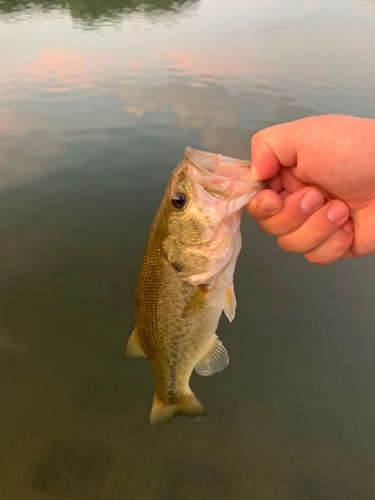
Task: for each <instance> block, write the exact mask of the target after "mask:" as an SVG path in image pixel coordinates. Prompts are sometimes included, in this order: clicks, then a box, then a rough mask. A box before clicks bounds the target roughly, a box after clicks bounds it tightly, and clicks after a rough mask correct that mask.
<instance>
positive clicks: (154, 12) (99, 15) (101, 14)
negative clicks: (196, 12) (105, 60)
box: [0, 0, 199, 25]
mask: <svg viewBox="0 0 375 500" xmlns="http://www.w3.org/2000/svg"><path fill="white" fill-rule="evenodd" d="M198 2H199V0H33V1H31V2H30V1H28V0H0V13H4V14H12V13H19V12H22V11H27V10H30V9H33V8H39V9H41V10H42V11H43V12H48V11H51V10H54V9H56V8H62V9H68V10H69V12H70V14H71V16H72V18H73V19H76V20H79V21H81V22H83V23H84V24H86V25H100V23H101V22H105V21H111V20H116V19H118V18H120V19H121V18H122V17H123V15H126V14H130V13H132V12H135V13H140V14H143V15H145V16H151V17H159V16H163V15H166V14H176V15H179V14H182V13H183V12H184V11H185V10H186V9H189V8H190V7H192V6H193V5H194V4H197V3H198Z"/></svg>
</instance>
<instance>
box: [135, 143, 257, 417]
mask: <svg viewBox="0 0 375 500" xmlns="http://www.w3.org/2000/svg"><path fill="white" fill-rule="evenodd" d="M250 168H251V162H249V161H245V160H237V159H234V158H230V157H226V156H222V155H220V154H214V153H207V152H204V151H198V150H194V149H191V148H189V147H187V148H186V149H185V154H184V157H183V160H182V161H181V162H180V163H179V165H178V166H177V168H176V169H175V170H174V171H173V172H172V174H171V176H170V179H169V182H168V185H167V188H166V191H165V193H164V197H163V199H162V202H161V204H160V206H159V209H158V211H157V214H156V216H155V219H154V221H153V223H152V226H151V229H150V233H149V236H148V240H147V244H146V248H145V252H144V256H143V261H142V264H141V270H140V273H139V278H138V282H137V287H136V307H135V309H136V311H135V312H136V314H135V316H136V322H135V327H134V330H133V332H132V334H131V336H130V338H129V340H128V342H127V346H126V354H127V355H129V356H135V357H142V356H145V357H147V358H148V359H149V360H150V361H151V363H152V367H153V371H154V376H155V394H154V398H153V404H152V409H151V415H150V425H151V426H160V425H162V424H164V423H167V422H170V421H171V420H172V419H174V418H175V417H176V416H178V415H184V416H188V417H192V418H202V417H204V416H206V410H205V409H204V407H203V405H202V403H201V402H200V401H199V400H198V399H197V397H196V396H195V394H194V393H193V392H192V390H191V389H190V384H189V381H190V377H191V374H192V372H193V370H194V369H195V371H196V372H197V373H198V374H200V375H203V376H208V375H212V374H214V373H217V372H220V371H221V370H223V369H224V368H225V367H226V366H227V365H228V363H229V357H228V353H227V350H226V349H225V347H224V345H223V344H222V342H221V341H220V340H219V338H218V336H217V335H216V329H217V326H218V323H219V319H220V316H221V314H222V311H224V313H225V314H226V316H227V318H228V319H229V321H232V320H233V318H234V316H235V310H236V298H235V294H234V286H233V274H234V270H235V266H236V261H237V257H238V254H239V252H240V249H241V232H240V221H241V213H242V208H243V207H244V206H245V205H246V204H247V203H248V202H249V201H250V200H251V199H252V198H253V196H254V195H255V194H256V193H257V192H258V191H259V190H260V189H262V188H263V187H264V182H263V181H257V182H250V181H249V177H250Z"/></svg>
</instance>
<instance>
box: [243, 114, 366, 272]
mask: <svg viewBox="0 0 375 500" xmlns="http://www.w3.org/2000/svg"><path fill="white" fill-rule="evenodd" d="M252 157H253V168H252V177H251V180H261V179H271V180H270V181H269V183H268V189H265V190H263V191H261V192H260V193H258V194H257V195H256V196H255V197H254V198H253V199H252V200H251V202H250V203H249V204H248V206H247V209H248V211H249V213H250V214H251V215H253V216H254V217H255V218H256V219H258V223H259V225H260V226H261V227H262V228H263V229H264V230H265V231H266V232H268V233H270V234H273V235H276V236H278V243H279V245H280V246H281V248H283V249H284V250H286V251H290V252H301V253H304V254H305V257H306V258H307V259H308V260H309V261H310V262H315V263H319V264H329V263H331V262H334V261H336V260H338V259H343V258H353V257H362V256H364V255H368V254H370V253H373V252H374V251H375V120H368V119H364V118H355V117H349V116H342V115H325V116H319V117H315V118H305V119H302V120H297V121H295V122H291V123H286V124H282V125H276V126H274V127H271V128H268V129H265V130H262V131H261V132H258V133H257V134H256V135H254V137H253V139H252ZM311 186H316V187H311ZM327 200H328V201H327ZM349 217H350V218H349Z"/></svg>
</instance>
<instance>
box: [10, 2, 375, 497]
mask: <svg viewBox="0 0 375 500" xmlns="http://www.w3.org/2000/svg"><path fill="white" fill-rule="evenodd" d="M374 23H375V3H374V2H372V1H360V0H358V1H355V0H353V1H349V0H346V1H342V0H341V1H338V0H337V1H336V0H332V1H330V2H324V1H323V0H322V1H319V0H305V1H302V0H264V1H263V2H257V1H255V0H254V1H253V0H235V1H232V2H227V1H226V0H195V1H194V0H191V1H184V0H179V1H171V0H150V1H144V2H141V1H139V0H111V1H104V0H102V1H99V0H96V1H84V0H67V1H63V0H60V1H57V0H56V1H49V0H45V1H40V2H34V3H29V2H27V1H14V0H3V1H0V68H1V71H0V241H1V245H0V405H1V412H0V498H1V500H44V499H48V500H51V499H52V500H54V499H56V500H65V499H69V500H81V499H82V500H84V499H90V500H91V499H100V500H127V499H131V500H133V499H147V500H153V499H155V500H159V499H160V500H175V499H179V500H191V499H193V498H194V499H197V500H210V499H212V500H221V499H231V500H234V499H239V500H242V499H244V500H245V499H254V500H255V499H256V500H276V499H277V500H321V499H324V500H336V499H337V500H372V499H373V498H374V497H375V476H374V467H375V451H374V450H375V394H374V383H375V364H374V359H375V335H374V320H375V310H374V306H373V303H374V297H375V293H374V291H375V285H374V275H375V260H374V258H373V257H368V258H366V259H362V260H360V261H351V262H349V261H348V262H340V263H338V264H334V265H331V266H328V267H319V266H313V265H312V264H309V263H307V262H305V261H304V259H303V257H301V256H298V255H289V254H286V253H284V252H282V251H281V250H280V249H279V248H278V247H277V244H276V241H275V240H274V239H273V238H272V237H270V236H267V235H265V234H263V233H262V232H261V231H260V230H259V229H257V226H256V224H255V222H254V221H253V220H251V219H250V217H244V220H243V239H244V244H243V251H242V253H241V256H240V259H239V263H238V268H237V274H236V278H235V288H236V294H237V300H238V312H237V316H236V319H235V321H234V322H233V323H232V324H231V325H229V324H228V322H227V320H226V319H225V318H223V319H222V321H221V323H220V327H219V332H218V333H219V334H220V337H221V339H222V340H223V343H224V344H225V345H226V347H227V349H228V352H229V355H230V365H229V367H228V368H227V369H226V370H224V371H223V372H222V373H220V374H217V375H215V376H214V377H208V378H202V377H199V376H198V375H196V374H194V375H193V377H192V382H191V385H192V388H193V390H194V391H195V393H196V394H197V396H198V397H199V399H200V400H201V401H202V402H203V403H204V405H205V407H206V408H207V410H208V413H209V414H208V417H207V419H205V420H204V421H201V422H194V421H190V420H188V419H178V420H176V421H175V422H173V423H172V424H170V425H168V426H165V427H164V428H161V429H159V430H157V431H151V430H149V429H148V427H147V421H148V415H149V410H150V406H151V401H152V394H153V377H152V373H151V368H150V365H149V363H147V362H146V361H145V360H139V359H138V360H137V359H130V358H126V357H125V356H124V348H125V344H126V340H127V337H128V335H129V334H130V332H131V331H132V328H133V323H134V311H133V309H134V299H133V297H134V288H135V283H136V279H137V274H138V269H139V265H140V261H141V258H142V252H143V248H144V245H145V241H146V237H147V232H148V229H149V226H150V224H151V221H152V219H153V216H154V214H155V212H156V209H157V206H158V203H159V201H160V198H161V196H162V193H163V191H164V188H165V185H166V182H167V179H168V177H169V174H170V172H171V170H172V169H173V168H174V167H175V166H176V165H177V163H178V162H179V161H180V159H181V158H182V155H183V150H184V148H185V146H187V145H189V146H191V147H193V148H197V149H204V150H209V151H213V152H221V153H223V154H227V155H230V156H234V157H239V158H249V157H250V148H249V144H250V139H251V137H252V135H253V134H254V133H255V132H256V131H257V130H260V129H261V128H264V127H266V126H269V125H273V124H276V123H281V122H284V121H288V120H293V119H297V118H301V117H305V116H314V115H318V114H322V113H347V114H353V115H358V116H364V117H372V118H374V117H375V92H374V87H375V58H374V57H373V47H374V46H375V30H374Z"/></svg>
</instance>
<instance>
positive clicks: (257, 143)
mask: <svg viewBox="0 0 375 500" xmlns="http://www.w3.org/2000/svg"><path fill="white" fill-rule="evenodd" d="M298 130H299V128H298V121H297V122H291V123H284V124H282V125H275V126H274V127H270V128H266V129H264V130H261V131H260V132H258V133H256V134H255V135H254V136H253V138H252V139H251V156H252V168H251V177H250V180H251V181H258V180H265V179H270V178H271V177H274V176H275V175H276V174H277V172H278V171H279V170H280V168H281V167H293V166H295V165H296V163H297V147H296V134H298Z"/></svg>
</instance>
